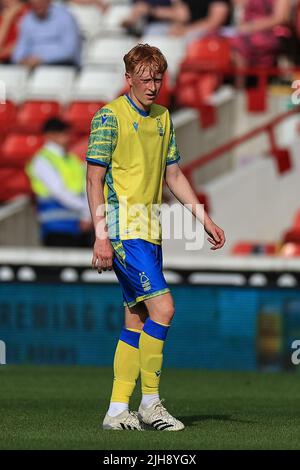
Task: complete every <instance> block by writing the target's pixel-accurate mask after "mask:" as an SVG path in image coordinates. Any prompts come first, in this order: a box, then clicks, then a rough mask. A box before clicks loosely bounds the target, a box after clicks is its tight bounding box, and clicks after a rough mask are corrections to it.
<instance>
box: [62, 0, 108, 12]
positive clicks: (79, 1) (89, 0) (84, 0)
mask: <svg viewBox="0 0 300 470" xmlns="http://www.w3.org/2000/svg"><path fill="white" fill-rule="evenodd" d="M69 3H74V5H80V6H85V5H87V6H90V5H93V6H95V7H97V8H99V10H100V11H101V13H105V12H106V11H107V10H108V8H109V3H107V1H106V0H69Z"/></svg>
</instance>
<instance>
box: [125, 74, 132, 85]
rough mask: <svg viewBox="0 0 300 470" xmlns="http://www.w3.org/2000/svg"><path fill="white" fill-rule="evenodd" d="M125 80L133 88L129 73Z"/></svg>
mask: <svg viewBox="0 0 300 470" xmlns="http://www.w3.org/2000/svg"><path fill="white" fill-rule="evenodd" d="M125 78H126V82H127V83H128V85H129V86H132V78H131V75H130V74H129V73H127V72H126V73H125Z"/></svg>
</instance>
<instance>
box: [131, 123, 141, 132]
mask: <svg viewBox="0 0 300 470" xmlns="http://www.w3.org/2000/svg"><path fill="white" fill-rule="evenodd" d="M132 124H133V127H134V130H135V131H136V132H137V130H138V128H139V125H138V123H137V122H133V123H132Z"/></svg>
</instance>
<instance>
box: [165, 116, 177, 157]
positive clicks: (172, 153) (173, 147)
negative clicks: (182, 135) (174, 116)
mask: <svg viewBox="0 0 300 470" xmlns="http://www.w3.org/2000/svg"><path fill="white" fill-rule="evenodd" d="M179 160H180V154H179V150H178V147H177V143H176V138H175V130H174V126H173V122H172V120H171V130H170V140H169V147H168V154H167V165H172V164H173V163H177V162H179Z"/></svg>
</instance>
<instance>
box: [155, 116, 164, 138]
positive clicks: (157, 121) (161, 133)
mask: <svg viewBox="0 0 300 470" xmlns="http://www.w3.org/2000/svg"><path fill="white" fill-rule="evenodd" d="M156 125H157V132H158V134H159V135H160V136H161V137H163V136H164V134H165V131H164V127H163V125H162V123H161V120H160V118H159V117H158V118H156Z"/></svg>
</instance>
